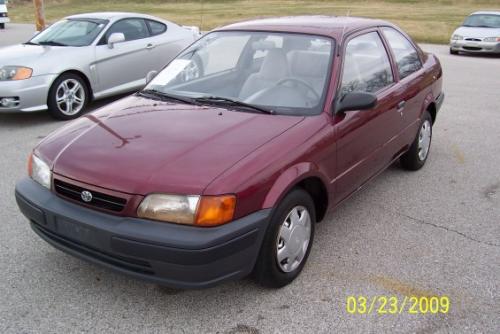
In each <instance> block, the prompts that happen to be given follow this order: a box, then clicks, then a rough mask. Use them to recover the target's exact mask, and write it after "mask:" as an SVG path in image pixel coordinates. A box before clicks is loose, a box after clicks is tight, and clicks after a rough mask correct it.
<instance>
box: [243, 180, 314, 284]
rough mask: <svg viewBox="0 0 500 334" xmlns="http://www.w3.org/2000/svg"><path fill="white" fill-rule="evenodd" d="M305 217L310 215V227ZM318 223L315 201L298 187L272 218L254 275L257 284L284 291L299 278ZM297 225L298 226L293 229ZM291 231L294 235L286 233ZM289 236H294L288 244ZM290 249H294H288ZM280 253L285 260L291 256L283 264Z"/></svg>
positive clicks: (287, 196) (282, 202) (283, 260)
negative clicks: (287, 238)
mask: <svg viewBox="0 0 500 334" xmlns="http://www.w3.org/2000/svg"><path fill="white" fill-rule="evenodd" d="M295 214H297V215H295ZM305 214H309V224H307V215H305ZM293 217H296V218H299V219H294V218H293ZM315 222H316V212H315V211H314V202H313V199H312V198H311V196H310V195H309V194H308V193H307V192H306V191H305V190H303V189H299V188H297V189H294V190H292V191H291V192H290V193H289V194H288V195H286V197H285V198H284V199H283V200H282V201H281V202H280V203H279V205H278V206H277V207H276V209H275V210H274V212H273V214H272V216H271V221H270V224H269V227H268V229H267V232H266V235H265V237H264V241H263V243H262V247H261V249H260V253H259V257H258V258H257V263H256V264H255V268H254V271H253V275H254V278H255V280H256V281H257V283H259V284H260V285H262V286H265V287H269V288H281V287H283V286H285V285H287V284H289V283H291V282H292V281H293V280H294V279H295V278H297V276H298V275H299V274H300V272H301V271H302V268H304V265H305V263H306V261H307V258H308V256H309V253H310V251H311V246H312V243H313V239H314V225H315ZM294 224H295V225H294ZM288 226H292V228H289V227H288ZM293 226H296V227H295V228H293ZM307 226H308V228H307ZM290 230H291V231H292V232H291V233H284V232H286V231H290ZM307 235H309V238H308V241H306V239H307ZM285 236H290V239H289V240H288V242H285ZM292 236H293V238H292ZM297 241H300V242H297ZM287 246H288V247H291V248H288V249H287V248H286V247H287ZM279 250H281V254H282V255H281V257H284V256H285V255H284V254H288V253H291V254H290V255H286V256H287V257H286V258H284V259H282V262H281V263H279V261H278V251H279ZM285 250H286V251H285ZM292 258H293V260H291V259H292ZM297 259H299V260H297Z"/></svg>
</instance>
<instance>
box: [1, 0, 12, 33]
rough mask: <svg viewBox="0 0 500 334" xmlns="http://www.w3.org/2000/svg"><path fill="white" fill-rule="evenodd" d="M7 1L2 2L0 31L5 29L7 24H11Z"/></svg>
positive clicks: (2, 0)
mask: <svg viewBox="0 0 500 334" xmlns="http://www.w3.org/2000/svg"><path fill="white" fill-rule="evenodd" d="M7 2H8V1H7V0H0V29H5V23H9V22H10V19H9V14H8V13H7Z"/></svg>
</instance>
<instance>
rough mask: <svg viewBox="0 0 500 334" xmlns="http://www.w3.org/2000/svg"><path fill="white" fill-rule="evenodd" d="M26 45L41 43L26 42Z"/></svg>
mask: <svg viewBox="0 0 500 334" xmlns="http://www.w3.org/2000/svg"><path fill="white" fill-rule="evenodd" d="M23 44H24V45H40V44H38V43H33V42H26V43H23Z"/></svg>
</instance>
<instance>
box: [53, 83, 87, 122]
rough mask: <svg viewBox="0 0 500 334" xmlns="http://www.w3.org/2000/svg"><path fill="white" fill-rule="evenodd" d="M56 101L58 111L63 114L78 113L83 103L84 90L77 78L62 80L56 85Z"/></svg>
mask: <svg viewBox="0 0 500 334" xmlns="http://www.w3.org/2000/svg"><path fill="white" fill-rule="evenodd" d="M56 102H57V107H58V108H59V111H60V112H62V113H63V114H64V115H68V116H72V115H75V114H78V113H79V112H80V111H81V110H82V108H83V105H84V103H85V90H84V89H83V86H82V85H81V84H80V83H79V82H78V81H77V80H74V79H68V80H64V81H63V82H61V84H60V85H59V87H57V91H56Z"/></svg>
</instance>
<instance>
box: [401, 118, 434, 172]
mask: <svg viewBox="0 0 500 334" xmlns="http://www.w3.org/2000/svg"><path fill="white" fill-rule="evenodd" d="M431 141H432V117H431V115H430V114H429V112H428V111H426V112H425V113H424V116H423V118H422V122H421V123H420V129H419V130H418V134H417V137H416V138H415V140H414V141H413V143H412V144H411V146H410V149H409V150H408V152H406V153H405V154H403V155H402V156H401V165H402V166H403V168H405V169H408V170H419V169H420V168H422V167H423V166H424V165H425V162H426V161H427V157H428V156H429V150H430V148H431Z"/></svg>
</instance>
